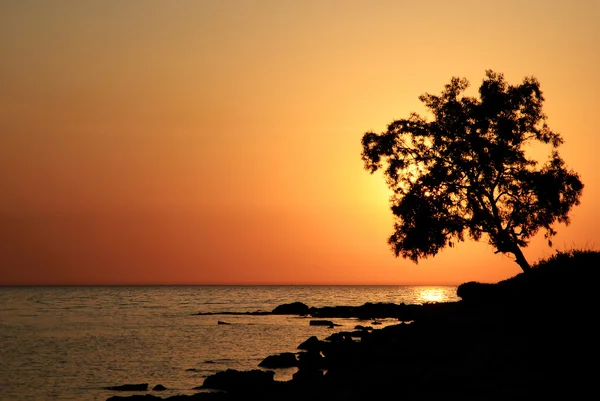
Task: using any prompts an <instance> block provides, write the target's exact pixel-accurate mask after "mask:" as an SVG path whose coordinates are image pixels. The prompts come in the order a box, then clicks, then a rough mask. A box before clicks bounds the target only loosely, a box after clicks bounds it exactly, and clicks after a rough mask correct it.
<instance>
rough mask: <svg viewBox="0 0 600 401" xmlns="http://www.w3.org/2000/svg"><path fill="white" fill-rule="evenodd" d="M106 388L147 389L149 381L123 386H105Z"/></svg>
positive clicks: (117, 389) (119, 389) (114, 389)
mask: <svg viewBox="0 0 600 401" xmlns="http://www.w3.org/2000/svg"><path fill="white" fill-rule="evenodd" d="M104 388H105V389H106V390H113V391H147V390H148V383H140V384H123V385H121V386H110V387H104Z"/></svg>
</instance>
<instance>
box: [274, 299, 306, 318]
mask: <svg viewBox="0 0 600 401" xmlns="http://www.w3.org/2000/svg"><path fill="white" fill-rule="evenodd" d="M308 310H309V308H308V306H307V305H305V304H303V303H302V302H292V303H291V304H283V305H279V306H277V307H276V308H275V309H273V311H272V312H271V313H272V314H274V315H306V314H308Z"/></svg>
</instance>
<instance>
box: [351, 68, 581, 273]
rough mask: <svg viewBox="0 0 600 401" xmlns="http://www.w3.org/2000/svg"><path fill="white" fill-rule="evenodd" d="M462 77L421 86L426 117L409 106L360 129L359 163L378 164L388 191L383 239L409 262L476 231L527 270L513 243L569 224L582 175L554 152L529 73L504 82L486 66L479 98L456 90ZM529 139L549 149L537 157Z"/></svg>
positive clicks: (554, 138)
mask: <svg viewBox="0 0 600 401" xmlns="http://www.w3.org/2000/svg"><path fill="white" fill-rule="evenodd" d="M468 85H469V82H468V81H467V80H466V79H464V78H456V77H455V78H452V80H451V81H450V83H449V84H447V85H446V86H445V89H444V90H443V91H442V93H441V95H439V96H437V95H431V94H428V93H426V94H424V95H422V96H420V97H419V100H420V101H421V102H423V103H424V104H425V106H426V108H427V110H428V111H429V112H430V113H431V115H432V116H431V118H430V119H426V118H424V117H422V116H420V115H418V114H416V113H412V114H410V116H409V117H408V118H407V119H401V120H397V121H394V122H392V123H391V124H389V125H388V127H387V130H386V131H385V132H382V133H381V134H376V133H374V132H366V133H365V134H364V136H363V138H362V146H363V151H362V159H363V161H364V163H365V168H366V169H367V170H368V171H370V172H371V173H373V172H375V171H377V170H379V169H382V170H383V171H384V176H385V178H386V182H387V185H388V186H389V187H390V189H391V190H392V191H393V194H392V196H391V198H390V203H391V210H392V213H393V214H394V216H395V222H394V233H393V234H392V235H391V236H390V238H389V240H388V242H389V244H390V245H391V247H392V249H393V251H394V253H395V254H396V256H400V255H401V256H402V257H404V258H409V259H411V260H412V261H414V262H415V263H416V262H418V261H419V259H421V258H425V257H427V256H433V255H435V254H437V253H438V251H439V250H441V249H443V248H444V247H446V246H450V247H452V246H454V244H455V243H456V242H457V241H464V240H465V234H466V235H467V236H468V237H470V238H472V239H473V240H475V241H478V240H479V239H481V238H482V236H484V235H485V238H487V240H488V242H489V244H490V245H492V246H493V247H494V248H495V249H496V251H497V252H496V253H503V254H512V255H514V257H515V261H516V263H517V264H518V265H519V266H520V267H521V268H522V269H523V271H525V272H527V271H529V270H530V269H531V267H530V265H529V263H528V262H527V259H526V258H525V256H524V255H523V252H522V250H521V248H522V247H525V246H527V244H528V242H529V240H530V239H531V238H532V237H533V236H534V235H535V234H536V233H538V231H539V230H540V229H544V230H545V238H546V239H547V240H548V244H549V245H550V246H552V242H551V239H552V237H553V236H554V235H555V234H556V231H555V230H554V229H553V225H554V224H555V223H557V222H558V223H565V224H569V212H570V211H571V209H572V208H573V206H574V205H577V204H579V199H580V197H581V193H582V190H583V184H582V182H581V180H580V178H579V175H578V174H577V173H575V172H574V171H572V170H570V169H568V168H567V167H566V166H565V162H564V161H563V159H562V158H561V157H560V155H559V153H558V147H559V146H560V145H561V144H562V143H563V139H562V138H561V136H560V135H559V134H558V133H556V132H553V131H552V130H550V128H549V127H548V125H547V124H546V116H545V115H544V113H543V112H542V105H543V102H544V97H543V96H542V91H541V90H540V84H539V82H538V81H537V79H535V78H534V77H527V78H525V79H524V80H523V82H522V83H521V84H520V85H517V86H513V85H509V84H507V83H506V81H505V79H504V76H503V75H502V74H499V73H495V72H493V71H486V77H485V78H484V80H483V83H482V84H481V86H480V88H479V98H476V97H470V96H466V95H464V92H465V90H466V88H467V87H468ZM534 143H543V144H547V146H545V147H543V148H548V149H550V150H549V157H548V160H547V161H546V162H545V163H543V164H542V163H539V162H538V161H536V160H535V158H534V157H532V156H531V155H530V154H529V153H531V152H526V150H528V149H531V147H530V146H529V145H531V144H534Z"/></svg>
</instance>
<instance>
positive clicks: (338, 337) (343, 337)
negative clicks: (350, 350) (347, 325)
mask: <svg viewBox="0 0 600 401" xmlns="http://www.w3.org/2000/svg"><path fill="white" fill-rule="evenodd" d="M325 341H331V342H334V343H337V342H341V341H352V338H351V337H350V333H349V332H347V331H340V332H338V333H333V334H332V335H330V336H328V337H326V338H325Z"/></svg>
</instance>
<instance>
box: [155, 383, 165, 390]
mask: <svg viewBox="0 0 600 401" xmlns="http://www.w3.org/2000/svg"><path fill="white" fill-rule="evenodd" d="M166 389H167V388H166V387H165V386H163V385H162V384H157V385H156V386H154V387H153V388H152V391H165V390H166Z"/></svg>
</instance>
